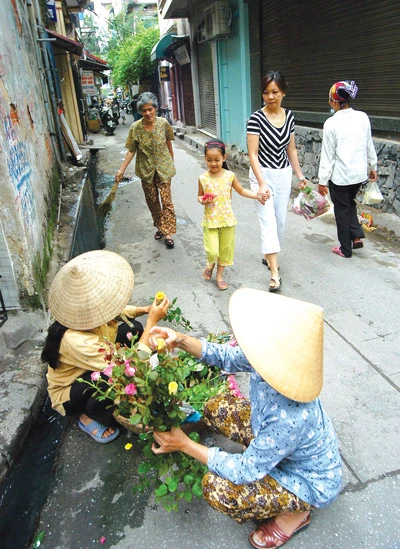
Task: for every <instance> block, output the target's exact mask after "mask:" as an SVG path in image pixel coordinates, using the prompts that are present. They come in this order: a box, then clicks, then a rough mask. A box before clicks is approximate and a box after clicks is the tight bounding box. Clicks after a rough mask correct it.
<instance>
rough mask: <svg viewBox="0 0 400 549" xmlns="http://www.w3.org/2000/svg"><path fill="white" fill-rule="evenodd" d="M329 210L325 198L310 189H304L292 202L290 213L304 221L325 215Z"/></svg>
mask: <svg viewBox="0 0 400 549" xmlns="http://www.w3.org/2000/svg"><path fill="white" fill-rule="evenodd" d="M329 208H330V202H329V200H328V199H327V198H326V197H325V196H322V195H321V194H320V193H319V192H318V191H314V190H313V189H310V187H304V188H303V189H301V190H300V192H299V194H298V195H297V197H296V198H295V199H294V201H293V206H292V212H293V213H295V214H297V215H302V216H304V217H305V218H306V219H314V218H315V217H319V216H320V215H323V214H324V213H326V212H327V211H328V210H329Z"/></svg>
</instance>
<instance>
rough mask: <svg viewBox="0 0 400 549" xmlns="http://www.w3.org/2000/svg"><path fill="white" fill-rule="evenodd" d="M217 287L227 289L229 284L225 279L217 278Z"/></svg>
mask: <svg viewBox="0 0 400 549" xmlns="http://www.w3.org/2000/svg"><path fill="white" fill-rule="evenodd" d="M217 288H218V290H221V291H222V290H227V289H228V284H227V283H226V282H225V280H217Z"/></svg>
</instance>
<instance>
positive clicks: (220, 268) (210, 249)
mask: <svg viewBox="0 0 400 549" xmlns="http://www.w3.org/2000/svg"><path fill="white" fill-rule="evenodd" d="M204 153H205V159H206V164H207V168H208V170H207V171H206V172H204V173H203V174H202V175H201V176H200V177H199V189H198V197H197V199H198V201H199V202H200V204H202V205H203V206H205V208H204V216H203V221H202V226H203V227H204V233H203V236H204V249H205V252H206V258H207V265H206V268H205V269H204V272H203V277H204V278H205V279H206V280H211V277H212V273H213V269H214V265H215V263H216V262H217V275H216V281H217V287H218V289H219V290H226V289H227V288H228V285H227V283H226V282H225V280H223V278H222V274H223V272H224V269H225V267H226V266H227V265H233V256H234V250H235V225H236V224H237V221H236V218H235V215H234V213H233V210H232V187H233V188H234V189H235V191H237V192H238V193H239V194H240V195H242V196H245V197H247V198H255V199H257V200H259V202H261V204H264V202H265V200H266V196H265V195H263V194H262V193H261V192H260V193H255V192H253V191H250V190H248V189H244V188H243V187H242V185H241V184H240V183H239V181H238V180H237V177H236V176H235V174H234V173H233V172H231V171H229V170H228V166H227V165H226V162H225V160H226V154H225V145H224V143H223V142H222V141H220V140H218V139H215V140H211V141H207V143H206V144H205V148H204Z"/></svg>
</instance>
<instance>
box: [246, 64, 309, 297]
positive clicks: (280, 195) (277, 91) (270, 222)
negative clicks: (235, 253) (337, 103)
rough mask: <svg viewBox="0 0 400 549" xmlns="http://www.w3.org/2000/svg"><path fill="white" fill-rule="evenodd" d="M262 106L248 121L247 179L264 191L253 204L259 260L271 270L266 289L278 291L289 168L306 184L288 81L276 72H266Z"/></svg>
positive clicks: (256, 187)
mask: <svg viewBox="0 0 400 549" xmlns="http://www.w3.org/2000/svg"><path fill="white" fill-rule="evenodd" d="M261 89H262V97H263V101H264V106H263V107H262V108H261V109H259V110H258V111H256V112H254V113H253V114H252V115H251V116H250V119H249V121H248V123H247V148H248V152H249V161H250V171H249V181H250V187H251V190H252V191H255V192H257V193H261V194H263V193H266V195H267V197H268V199H267V200H266V202H265V204H261V203H256V208H257V214H258V221H259V224H260V230H261V253H262V254H263V255H264V257H263V259H262V262H263V264H264V265H266V266H267V267H268V269H269V270H270V271H271V280H270V283H269V291H270V292H276V291H277V290H279V288H280V286H281V283H282V280H281V277H280V276H279V272H278V269H279V267H278V252H280V250H281V243H282V237H283V233H284V229H285V223H286V213H287V206H288V203H289V199H290V192H291V189H292V170H293V171H294V173H295V175H296V176H297V177H298V179H299V188H302V187H305V185H306V184H307V180H306V178H305V177H304V175H303V173H302V171H301V168H300V164H299V160H298V157H297V150H296V144H295V140H294V117H293V114H292V112H291V111H290V110H289V109H285V108H283V107H282V106H281V105H282V101H283V99H284V97H285V96H286V91H287V84H286V80H285V77H284V76H283V74H282V73H280V72H279V71H270V72H268V73H267V74H266V75H265V76H264V78H263V80H262V82H261Z"/></svg>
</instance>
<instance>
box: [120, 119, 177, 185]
mask: <svg viewBox="0 0 400 549" xmlns="http://www.w3.org/2000/svg"><path fill="white" fill-rule="evenodd" d="M174 139H175V136H174V131H173V129H172V127H171V125H170V124H169V123H168V121H167V120H165V118H159V117H156V125H155V128H154V130H152V131H151V132H147V131H146V130H145V129H144V126H143V119H140V120H138V121H137V122H134V123H133V124H132V126H131V128H130V130H129V134H128V137H127V140H126V143H125V147H126V148H127V149H128V150H129V151H130V152H133V153H137V154H136V165H135V173H136V175H137V176H138V177H140V179H141V180H142V181H144V182H145V183H150V182H151V181H153V178H154V174H155V173H156V172H157V173H158V175H159V177H160V179H161V181H169V180H170V179H171V178H172V177H173V176H174V175H175V174H176V170H175V166H174V160H173V158H172V156H171V154H170V152H169V149H168V147H167V141H173V140H174Z"/></svg>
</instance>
